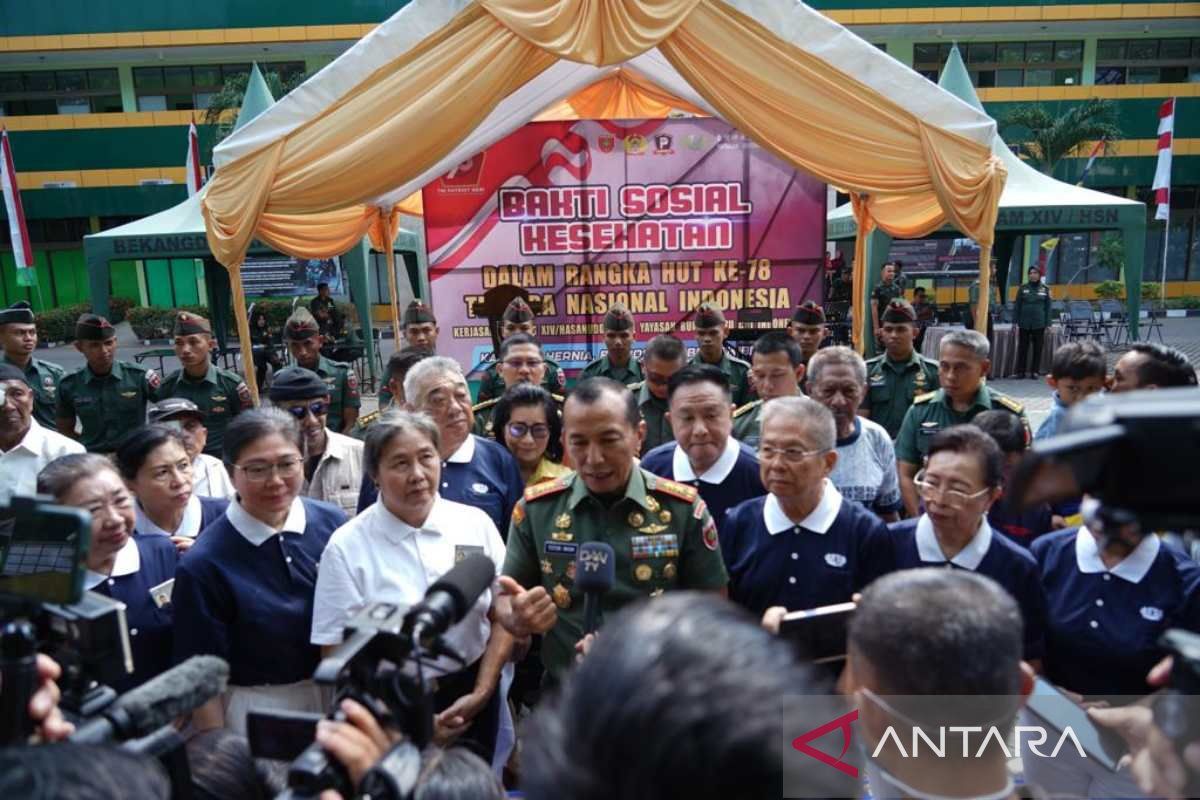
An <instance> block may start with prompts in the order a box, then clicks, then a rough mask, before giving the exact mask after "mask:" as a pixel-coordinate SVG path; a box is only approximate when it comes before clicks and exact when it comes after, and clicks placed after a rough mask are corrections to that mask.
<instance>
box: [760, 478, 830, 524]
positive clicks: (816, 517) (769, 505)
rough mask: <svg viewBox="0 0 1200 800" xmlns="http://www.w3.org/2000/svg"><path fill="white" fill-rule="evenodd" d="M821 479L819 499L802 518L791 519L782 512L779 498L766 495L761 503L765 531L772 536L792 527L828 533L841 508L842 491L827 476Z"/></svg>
mask: <svg viewBox="0 0 1200 800" xmlns="http://www.w3.org/2000/svg"><path fill="white" fill-rule="evenodd" d="M823 480H824V482H825V488H824V489H823V490H822V492H821V500H820V501H819V502H818V503H817V507H816V508H814V509H813V510H812V511H810V512H809V514H808V516H807V517H805V518H804V519H802V520H798V521H793V520H792V518H791V517H789V516H788V515H787V514H785V513H784V511H783V506H781V505H780V504H779V498H778V497H776V496H775V495H773V494H769V495H767V500H766V502H765V503H763V522H764V523H766V526H767V533H769V534H771V535H772V536H774V535H775V534H777V533H783V532H784V531H786V530H789V529H792V528H803V529H804V530H806V531H812V532H813V533H820V534H825V533H828V532H829V529H830V528H832V527H833V522H834V520H836V519H837V515H838V512H839V511H841V510H842V493H841V492H839V491H838V490H837V487H836V486H834V485H833V484H832V483H831V482H830V481H829V479H828V478H824V479H823Z"/></svg>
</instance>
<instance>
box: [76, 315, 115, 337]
mask: <svg viewBox="0 0 1200 800" xmlns="http://www.w3.org/2000/svg"><path fill="white" fill-rule="evenodd" d="M116 335H117V329H116V328H114V327H113V326H112V323H111V322H109V321H108V320H106V319H105V318H104V317H101V316H99V315H98V314H81V315H80V316H79V319H78V320H77V321H76V322H75V338H76V339H82V340H84V341H88V342H106V341H108V340H109V339H112V338H115V337H116Z"/></svg>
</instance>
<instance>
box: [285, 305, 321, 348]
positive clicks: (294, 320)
mask: <svg viewBox="0 0 1200 800" xmlns="http://www.w3.org/2000/svg"><path fill="white" fill-rule="evenodd" d="M320 332H321V326H319V325H318V324H317V318H316V317H314V316H313V315H312V312H310V311H309V310H308V309H307V308H305V307H304V306H300V307H299V308H297V309H296V311H295V312H294V313H293V314H292V315H291V316H290V317H288V318H287V322H286V323H284V326H283V338H285V339H295V340H300V339H311V338H312V337H314V336H316V335H317V334H318V333H320Z"/></svg>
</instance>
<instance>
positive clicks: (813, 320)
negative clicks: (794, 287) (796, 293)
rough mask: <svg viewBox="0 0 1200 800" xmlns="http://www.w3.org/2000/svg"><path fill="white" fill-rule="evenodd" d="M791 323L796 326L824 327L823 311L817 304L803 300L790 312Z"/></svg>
mask: <svg viewBox="0 0 1200 800" xmlns="http://www.w3.org/2000/svg"><path fill="white" fill-rule="evenodd" d="M792 322H794V323H796V324H797V325H824V324H825V309H823V308H821V306H820V304H819V303H816V302H814V301H812V300H805V301H804V302H803V303H801V304H800V305H799V306H797V307H796V310H795V311H793V312H792Z"/></svg>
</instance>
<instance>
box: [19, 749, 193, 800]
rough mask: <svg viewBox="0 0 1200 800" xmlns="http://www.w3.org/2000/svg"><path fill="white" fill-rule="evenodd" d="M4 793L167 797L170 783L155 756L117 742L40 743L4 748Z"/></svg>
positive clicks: (38, 797) (56, 797)
mask: <svg viewBox="0 0 1200 800" xmlns="http://www.w3.org/2000/svg"><path fill="white" fill-rule="evenodd" d="M0 796H3V797H20V798H21V800H108V799H109V798H112V797H137V798H139V800H141V798H145V799H146V800H159V798H161V800H168V798H170V797H171V782H170V781H169V780H167V774H166V772H164V771H163V769H162V767H161V766H159V763H158V761H157V760H155V759H153V758H150V757H149V756H143V755H135V754H134V753H131V752H129V751H127V750H122V749H121V748H119V747H111V746H100V745H82V744H71V743H69V742H59V743H58V744H40V745H36V746H34V747H5V748H3V749H0Z"/></svg>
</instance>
